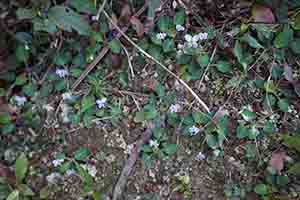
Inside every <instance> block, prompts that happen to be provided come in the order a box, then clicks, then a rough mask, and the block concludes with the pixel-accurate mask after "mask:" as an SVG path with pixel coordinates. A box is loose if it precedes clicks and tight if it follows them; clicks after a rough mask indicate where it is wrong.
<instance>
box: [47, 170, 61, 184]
mask: <svg viewBox="0 0 300 200" xmlns="http://www.w3.org/2000/svg"><path fill="white" fill-rule="evenodd" d="M61 178H62V177H61V175H60V174H59V173H57V172H54V173H52V174H50V175H48V176H46V180H47V181H48V183H50V184H56V183H57V182H58V181H59V180H60V179H61Z"/></svg>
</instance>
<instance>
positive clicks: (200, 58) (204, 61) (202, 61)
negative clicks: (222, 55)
mask: <svg viewBox="0 0 300 200" xmlns="http://www.w3.org/2000/svg"><path fill="white" fill-rule="evenodd" d="M197 63H198V64H199V65H200V66H201V67H206V66H207V65H208V63H209V57H208V55H207V54H201V55H199V56H198V57H197Z"/></svg>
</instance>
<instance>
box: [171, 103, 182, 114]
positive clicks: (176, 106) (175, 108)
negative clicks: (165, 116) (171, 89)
mask: <svg viewBox="0 0 300 200" xmlns="http://www.w3.org/2000/svg"><path fill="white" fill-rule="evenodd" d="M180 111H181V106H180V105H179V104H172V105H171V106H170V108H169V112H171V113H178V112H180Z"/></svg>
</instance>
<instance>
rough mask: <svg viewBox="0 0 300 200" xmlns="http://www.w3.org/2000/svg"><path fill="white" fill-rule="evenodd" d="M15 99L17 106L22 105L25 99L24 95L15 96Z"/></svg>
mask: <svg viewBox="0 0 300 200" xmlns="http://www.w3.org/2000/svg"><path fill="white" fill-rule="evenodd" d="M15 101H16V104H17V105H18V106H24V104H25V102H26V101H27V99H26V97H22V96H15Z"/></svg>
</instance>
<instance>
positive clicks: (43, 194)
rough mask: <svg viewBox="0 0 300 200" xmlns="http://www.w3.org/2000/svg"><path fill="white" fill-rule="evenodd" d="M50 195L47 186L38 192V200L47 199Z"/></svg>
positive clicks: (49, 189)
mask: <svg viewBox="0 0 300 200" xmlns="http://www.w3.org/2000/svg"><path fill="white" fill-rule="evenodd" d="M50 193H51V188H50V187H49V186H48V185H47V186H45V187H43V188H42V189H41V190H40V199H48V197H49V195H50Z"/></svg>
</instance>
